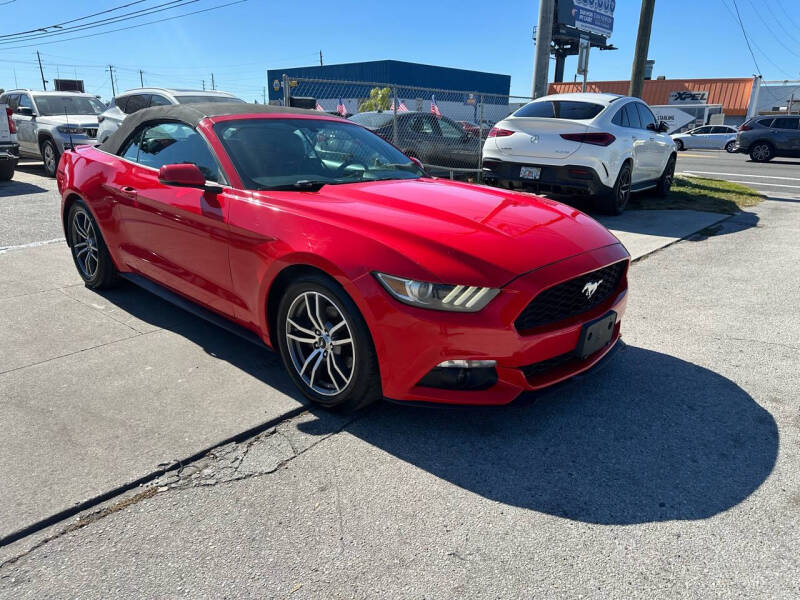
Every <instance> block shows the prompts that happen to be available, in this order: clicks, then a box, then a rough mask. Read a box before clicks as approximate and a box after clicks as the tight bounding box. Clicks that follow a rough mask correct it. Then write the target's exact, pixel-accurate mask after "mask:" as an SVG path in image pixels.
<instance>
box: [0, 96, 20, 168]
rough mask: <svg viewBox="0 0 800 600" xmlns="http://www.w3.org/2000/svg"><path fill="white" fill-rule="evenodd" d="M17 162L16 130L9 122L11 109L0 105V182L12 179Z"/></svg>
mask: <svg viewBox="0 0 800 600" xmlns="http://www.w3.org/2000/svg"><path fill="white" fill-rule="evenodd" d="M4 117H5V118H4ZM18 160H19V144H18V143H17V128H16V127H15V126H14V121H12V120H11V109H10V108H8V106H6V105H5V104H0V181H8V180H10V179H11V178H12V177H14V169H16V168H17V161H18Z"/></svg>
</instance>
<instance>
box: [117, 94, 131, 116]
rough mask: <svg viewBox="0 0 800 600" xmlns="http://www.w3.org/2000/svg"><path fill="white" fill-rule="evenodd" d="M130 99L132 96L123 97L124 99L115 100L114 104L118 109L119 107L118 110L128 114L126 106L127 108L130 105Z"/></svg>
mask: <svg viewBox="0 0 800 600" xmlns="http://www.w3.org/2000/svg"><path fill="white" fill-rule="evenodd" d="M129 98H130V96H122V98H114V104H115V105H116V107H117V108H118V109H120V110H121V111H122V112H126V111H125V108H126V106H127V104H128V99H129ZM126 114H127V113H126Z"/></svg>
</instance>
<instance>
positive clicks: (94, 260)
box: [67, 201, 117, 290]
mask: <svg viewBox="0 0 800 600" xmlns="http://www.w3.org/2000/svg"><path fill="white" fill-rule="evenodd" d="M67 235H68V236H69V237H68V241H69V246H70V249H71V250H72V260H73V261H74V262H75V267H76V268H77V269H78V273H79V274H80V276H81V279H83V282H84V283H85V284H86V287H88V288H91V289H93V290H100V289H104V288H108V287H112V286H113V285H114V283H116V280H117V269H116V267H115V266H114V261H112V260H111V255H110V254H109V253H108V248H107V247H106V243H105V241H104V240H103V236H102V235H101V234H100V228H99V227H98V226H97V222H96V221H95V220H94V217H92V214H91V213H90V212H89V209H88V208H86V205H85V204H84V203H83V202H82V201H77V202H75V203H74V204H73V205H72V206H71V207H70V209H69V215H68V217H67Z"/></svg>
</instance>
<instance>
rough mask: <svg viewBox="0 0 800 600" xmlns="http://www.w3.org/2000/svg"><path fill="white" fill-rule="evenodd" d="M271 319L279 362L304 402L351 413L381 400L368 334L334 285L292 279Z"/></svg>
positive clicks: (322, 280)
mask: <svg viewBox="0 0 800 600" xmlns="http://www.w3.org/2000/svg"><path fill="white" fill-rule="evenodd" d="M277 320H278V323H277V325H278V331H277V334H278V348H279V350H280V354H281V358H282V359H283V364H284V365H285V366H286V369H287V370H288V371H289V375H290V376H291V378H292V380H293V381H294V383H295V385H297V387H298V388H300V391H301V392H303V394H304V395H305V396H306V397H307V398H308V399H309V400H311V401H312V402H315V403H316V404H319V405H321V406H324V407H326V408H331V409H336V410H342V411H353V410H357V409H359V408H361V407H363V406H366V405H368V404H370V403H372V402H374V401H375V400H378V399H379V398H381V395H382V394H381V382H380V371H379V368H378V358H377V355H376V354H375V349H374V347H373V344H372V338H371V337H370V334H369V330H368V329H367V326H366V323H365V322H364V319H363V317H362V316H361V313H360V312H359V311H358V308H357V307H356V305H355V303H354V302H353V301H352V299H351V298H350V297H349V296H348V295H347V294H346V293H345V291H344V290H343V289H341V287H340V286H339V285H338V284H337V283H336V282H334V281H332V280H330V279H328V278H327V277H324V276H323V275H315V274H312V275H304V276H303V277H301V278H300V279H298V280H296V281H295V282H294V283H292V284H291V285H290V286H289V287H288V289H287V290H286V292H285V293H284V295H283V297H282V298H281V302H280V305H279V307H278V317H277Z"/></svg>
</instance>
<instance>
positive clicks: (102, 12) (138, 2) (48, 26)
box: [0, 0, 147, 38]
mask: <svg viewBox="0 0 800 600" xmlns="http://www.w3.org/2000/svg"><path fill="white" fill-rule="evenodd" d="M12 1H14V0H12ZM142 2H147V0H135V2H129V3H128V4H123V5H122V6H116V7H114V8H109V9H106V10H103V11H100V12H96V13H92V14H91V15H86V16H85V17H78V18H77V19H72V20H71V21H64V22H63V23H56V24H55V25H45V26H44V27H39V28H38V29H29V30H28V31H18V32H17V33H7V34H5V35H0V38H4V37H11V36H15V35H21V34H23V33H34V32H36V31H42V30H44V29H50V28H53V27H61V26H63V25H69V24H70V23H77V22H78V21H83V20H85V19H91V18H92V17H96V16H98V15H104V14H106V13H110V12H114V11H115V10H120V9H123V8H128V7H129V6H133V5H134V4H141V3H142ZM6 4H10V2H6Z"/></svg>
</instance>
